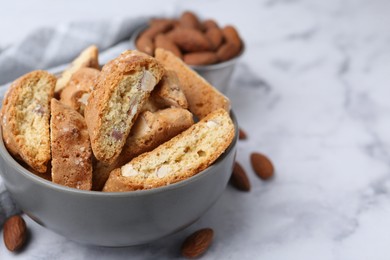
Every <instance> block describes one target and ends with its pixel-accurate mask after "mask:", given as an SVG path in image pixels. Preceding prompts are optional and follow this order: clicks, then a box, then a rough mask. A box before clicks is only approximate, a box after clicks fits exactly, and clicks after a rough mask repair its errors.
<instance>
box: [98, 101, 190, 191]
mask: <svg viewBox="0 0 390 260" xmlns="http://www.w3.org/2000/svg"><path fill="white" fill-rule="evenodd" d="M193 123H194V121H193V117H192V114H191V112H189V111H188V110H186V109H182V108H167V109H163V110H159V111H157V112H154V113H151V112H149V111H144V112H142V113H141V114H140V115H139V116H138V118H137V120H136V122H135V123H134V126H133V128H132V129H131V132H130V135H129V137H128V138H127V140H126V144H125V146H124V147H123V150H122V152H121V154H120V156H119V157H118V159H117V160H116V161H115V163H113V164H104V163H102V162H98V163H97V164H96V166H95V168H94V175H93V178H94V179H93V189H94V190H102V188H103V186H104V183H105V182H106V180H107V178H108V175H109V174H110V172H111V171H112V170H113V169H115V168H118V167H121V166H122V165H124V164H126V163H128V162H129V161H130V160H131V159H133V158H134V157H136V156H138V155H140V154H142V153H144V152H149V151H151V150H153V149H154V148H156V147H157V146H159V145H160V144H162V143H164V142H166V141H168V140H169V139H171V138H172V137H174V136H176V135H178V134H179V133H181V132H182V131H184V130H186V129H187V128H189V127H190V126H191V125H192V124H193Z"/></svg>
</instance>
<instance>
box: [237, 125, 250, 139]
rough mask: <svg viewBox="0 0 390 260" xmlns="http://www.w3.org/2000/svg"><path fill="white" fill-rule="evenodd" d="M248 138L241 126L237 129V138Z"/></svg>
mask: <svg viewBox="0 0 390 260" xmlns="http://www.w3.org/2000/svg"><path fill="white" fill-rule="evenodd" d="M247 138H248V136H247V134H246V132H245V131H244V130H242V129H241V128H239V129H238V139H239V140H246V139H247Z"/></svg>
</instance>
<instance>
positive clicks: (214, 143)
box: [103, 109, 235, 192]
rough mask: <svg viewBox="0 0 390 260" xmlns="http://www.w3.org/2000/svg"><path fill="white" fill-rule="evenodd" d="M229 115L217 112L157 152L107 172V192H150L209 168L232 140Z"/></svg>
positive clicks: (104, 189)
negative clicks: (152, 189) (146, 190)
mask: <svg viewBox="0 0 390 260" xmlns="http://www.w3.org/2000/svg"><path fill="white" fill-rule="evenodd" d="M234 131H235V130H234V124H233V122H232V120H231V118H230V116H229V113H228V112H226V110H224V109H218V110H215V111H214V112H212V113H210V114H209V115H207V116H206V117H204V118H203V119H202V120H201V121H199V122H198V123H196V124H194V125H192V126H191V127H190V128H188V129H187V130H185V131H183V132H182V133H181V134H179V135H177V136H175V137H173V138H172V139H170V140H169V141H167V142H165V143H163V144H162V145H160V146H159V147H157V148H156V149H154V150H152V151H150V152H147V153H143V154H141V155H140V156H138V157H136V158H134V159H133V160H131V161H130V162H129V163H127V164H125V165H124V166H122V167H121V168H117V169H115V170H113V171H112V172H111V173H110V176H109V178H108V180H107V182H106V184H105V186H104V188H103V191H106V192H117V191H118V192H119V191H132V190H143V189H151V188H155V187H160V186H164V185H168V184H171V183H175V182H178V181H180V180H183V179H186V178H189V177H191V176H193V175H195V174H197V173H198V172H200V171H202V170H204V169H206V168H207V167H208V166H209V165H211V164H212V163H213V162H214V161H215V160H216V159H217V158H218V157H219V156H220V155H221V154H222V153H223V152H224V151H225V150H226V149H227V147H228V146H229V145H230V143H231V142H232V140H233V138H234Z"/></svg>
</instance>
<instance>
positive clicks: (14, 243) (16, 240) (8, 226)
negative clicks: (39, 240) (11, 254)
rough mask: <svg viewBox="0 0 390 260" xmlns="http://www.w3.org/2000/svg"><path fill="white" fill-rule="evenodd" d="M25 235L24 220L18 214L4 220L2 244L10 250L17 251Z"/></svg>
mask: <svg viewBox="0 0 390 260" xmlns="http://www.w3.org/2000/svg"><path fill="white" fill-rule="evenodd" d="M26 237H27V229H26V222H24V220H23V218H22V217H21V216H19V215H15V216H12V217H10V218H8V219H7V220H6V222H5V223H4V227H3V239H4V244H5V246H6V247H7V249H8V250H10V251H17V250H19V249H20V248H22V246H23V245H24V243H25V241H26Z"/></svg>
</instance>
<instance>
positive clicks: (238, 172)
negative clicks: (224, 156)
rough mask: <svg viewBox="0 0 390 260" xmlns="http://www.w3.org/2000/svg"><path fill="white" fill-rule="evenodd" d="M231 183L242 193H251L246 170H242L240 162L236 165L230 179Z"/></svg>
mask: <svg viewBox="0 0 390 260" xmlns="http://www.w3.org/2000/svg"><path fill="white" fill-rule="evenodd" d="M230 183H231V184H232V185H233V186H234V187H236V188H237V189H239V190H241V191H249V190H250V189H251V184H250V182H249V179H248V176H247V175H246V173H245V170H244V168H242V166H241V165H240V164H239V163H238V162H235V163H234V168H233V173H232V176H231V177H230Z"/></svg>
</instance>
